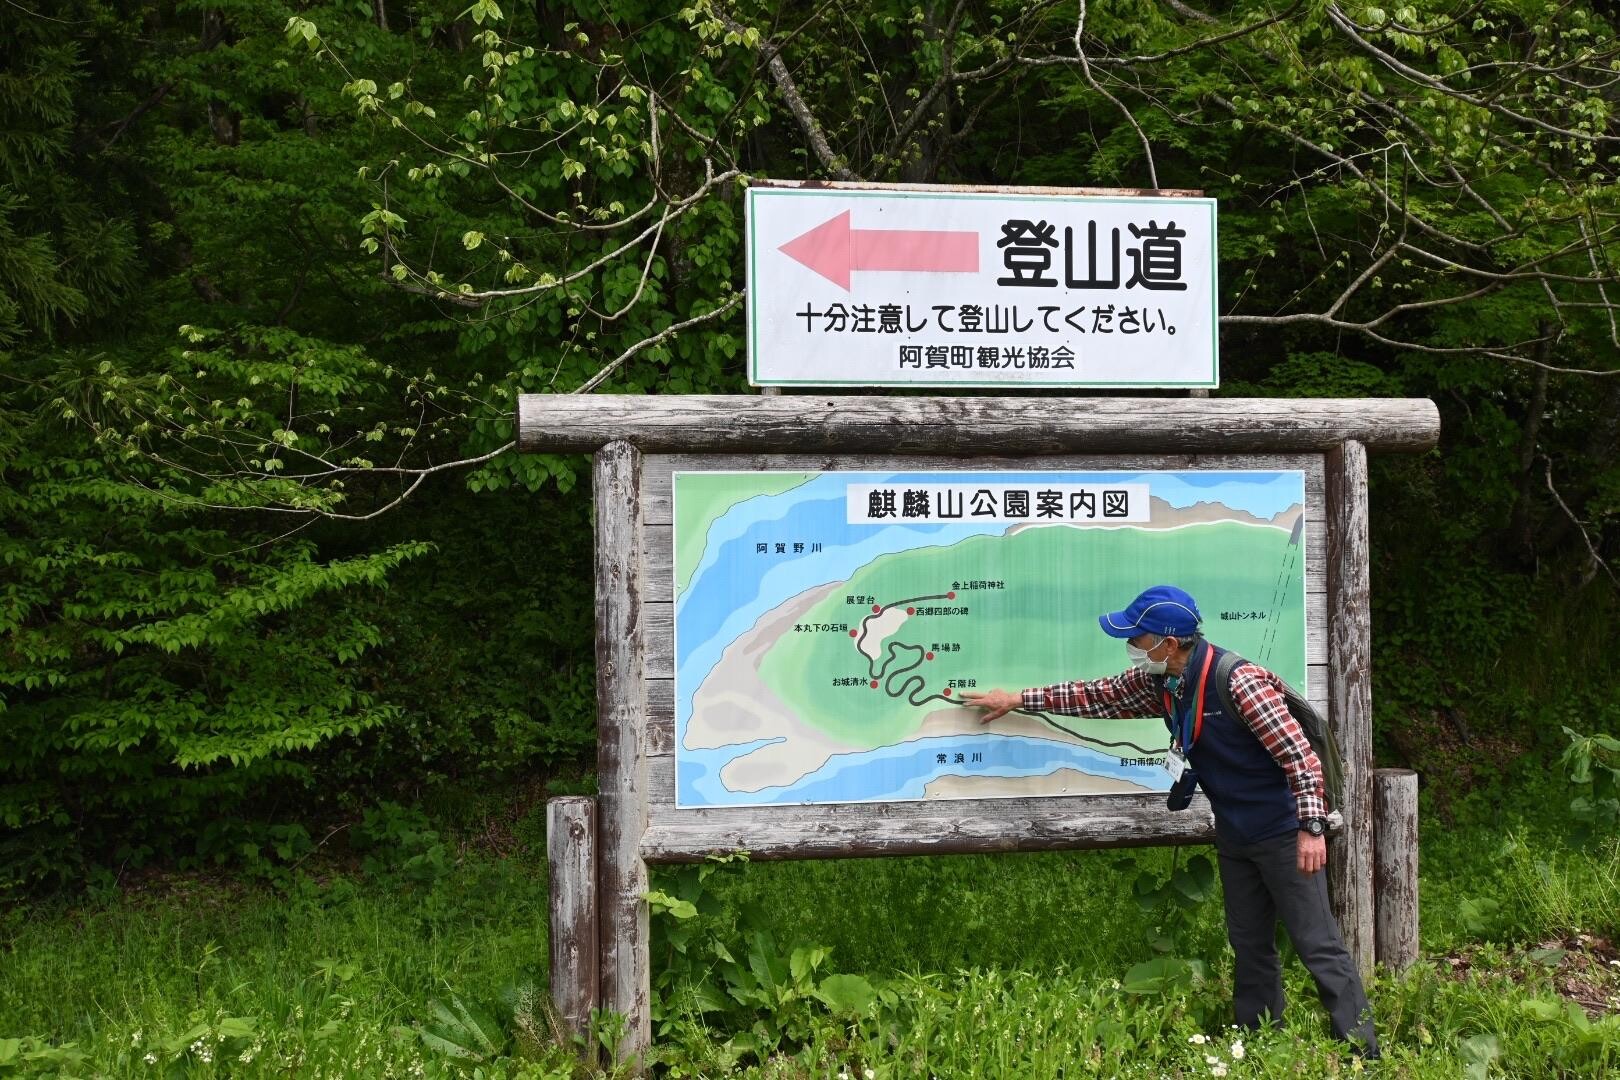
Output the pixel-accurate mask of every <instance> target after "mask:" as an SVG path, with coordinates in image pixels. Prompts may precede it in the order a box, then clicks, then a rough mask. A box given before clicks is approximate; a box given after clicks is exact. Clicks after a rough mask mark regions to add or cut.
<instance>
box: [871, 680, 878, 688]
mask: <svg viewBox="0 0 1620 1080" xmlns="http://www.w3.org/2000/svg"><path fill="white" fill-rule="evenodd" d="M872 689H874V690H876V689H877V680H876V679H873V680H872Z"/></svg>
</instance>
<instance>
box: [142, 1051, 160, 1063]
mask: <svg viewBox="0 0 1620 1080" xmlns="http://www.w3.org/2000/svg"><path fill="white" fill-rule="evenodd" d="M141 1060H142V1061H144V1062H146V1063H147V1064H148V1065H156V1064H157V1055H156V1054H152V1053H148V1054H147V1055H146V1056H145V1057H144V1058H142V1059H141Z"/></svg>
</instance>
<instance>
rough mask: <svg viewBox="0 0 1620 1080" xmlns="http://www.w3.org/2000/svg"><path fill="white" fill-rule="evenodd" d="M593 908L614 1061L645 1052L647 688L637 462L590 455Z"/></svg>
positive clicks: (622, 448)
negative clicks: (618, 1034)
mask: <svg viewBox="0 0 1620 1080" xmlns="http://www.w3.org/2000/svg"><path fill="white" fill-rule="evenodd" d="M593 475H594V481H595V494H596V702H597V730H596V740H597V741H596V772H597V786H598V791H599V795H598V796H597V802H596V811H597V827H598V831H599V833H600V836H601V848H600V851H599V853H598V856H597V905H598V910H599V912H600V929H601V937H600V943H601V963H602V1005H603V1006H604V1007H605V1008H608V1009H612V1010H613V1011H614V1012H617V1013H620V1014H621V1015H623V1016H624V1018H625V1021H626V1023H625V1032H624V1038H623V1040H622V1041H621V1042H620V1044H619V1046H618V1058H619V1060H620V1061H633V1060H637V1059H639V1058H641V1056H642V1055H643V1054H644V1052H645V1051H646V1050H647V1048H648V1047H649V1046H651V1045H652V1004H651V985H650V981H649V974H648V963H649V950H650V940H649V933H648V924H647V902H646V901H645V900H643V899H642V897H643V896H644V895H645V894H646V892H647V864H646V863H644V862H643V861H642V859H641V838H642V836H643V834H645V833H646V831H647V682H646V649H645V645H644V642H643V639H642V629H641V609H642V597H643V594H644V591H645V574H644V572H643V567H642V559H641V551H642V511H641V453H640V451H638V450H637V449H636V448H635V447H633V446H631V445H629V444H628V443H623V442H614V443H609V444H608V445H606V446H604V447H603V448H602V449H601V450H599V451H597V453H596V464H595V468H594V474H593Z"/></svg>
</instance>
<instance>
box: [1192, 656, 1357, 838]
mask: <svg viewBox="0 0 1620 1080" xmlns="http://www.w3.org/2000/svg"><path fill="white" fill-rule="evenodd" d="M1247 663H1250V661H1248V660H1245V659H1244V658H1243V657H1241V656H1239V655H1238V654H1237V653H1235V652H1224V653H1222V654H1221V658H1220V660H1219V661H1217V662H1216V664H1215V670H1214V672H1213V677H1214V679H1215V691H1216V693H1218V694H1220V695H1221V706H1222V707H1223V708H1224V709H1225V710H1226V714H1227V715H1228V716H1231V717H1234V718H1236V717H1237V716H1238V710H1237V705H1236V703H1234V702H1233V701H1232V672H1233V670H1234V669H1235V668H1237V666H1238V665H1239V664H1247ZM1277 681H1278V682H1281V683H1282V684H1283V700H1284V701H1285V702H1287V704H1288V711H1289V713H1291V714H1292V715H1293V717H1294V720H1295V721H1296V722H1298V724H1299V726H1300V728H1301V729H1302V730H1303V731H1304V732H1305V738H1307V739H1308V740H1310V744H1311V749H1312V750H1314V751H1316V756H1317V758H1318V759H1319V760H1320V761H1321V762H1322V784H1323V786H1324V787H1325V788H1326V789H1327V792H1326V794H1327V803H1328V809H1330V810H1337V809H1340V808H1341V807H1343V806H1344V755H1343V754H1341V753H1340V752H1339V742H1338V740H1337V739H1335V738H1334V737H1333V729H1332V728H1330V727H1328V722H1327V718H1326V717H1325V716H1323V715H1322V714H1321V713H1320V712H1318V711H1317V709H1316V706H1315V705H1312V704H1311V703H1310V702H1309V701H1307V700H1306V698H1305V695H1304V694H1302V693H1300V692H1299V691H1298V690H1295V689H1294V688H1293V687H1292V686H1290V685H1289V684H1288V683H1287V682H1286V681H1284V680H1283V679H1281V678H1278V680H1277Z"/></svg>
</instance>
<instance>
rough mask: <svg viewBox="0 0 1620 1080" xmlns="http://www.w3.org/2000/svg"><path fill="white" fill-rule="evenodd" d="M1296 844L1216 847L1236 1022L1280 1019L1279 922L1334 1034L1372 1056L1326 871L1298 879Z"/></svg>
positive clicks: (1292, 837) (1286, 838)
mask: <svg viewBox="0 0 1620 1080" xmlns="http://www.w3.org/2000/svg"><path fill="white" fill-rule="evenodd" d="M1297 844H1298V838H1297V836H1296V834H1294V833H1287V834H1286V835H1283V836H1279V837H1276V838H1274V839H1271V840H1262V841H1260V842H1259V843H1258V844H1232V843H1228V842H1227V841H1225V840H1218V841H1217V842H1216V850H1217V852H1218V853H1219V856H1220V866H1221V887H1222V889H1224V890H1225V892H1226V936H1227V938H1228V940H1230V941H1231V942H1232V952H1233V953H1234V954H1236V956H1237V965H1236V967H1235V968H1234V970H1233V984H1234V986H1233V994H1232V1005H1233V1011H1234V1012H1235V1013H1236V1014H1237V1022H1238V1024H1239V1025H1240V1026H1242V1027H1247V1028H1257V1027H1259V1026H1260V1024H1261V1023H1262V1022H1264V1020H1265V1018H1266V1017H1268V1016H1269V1018H1270V1020H1271V1021H1272V1022H1281V1020H1282V1015H1283V984H1282V962H1281V960H1280V959H1279V957H1278V955H1277V919H1278V917H1279V916H1280V917H1281V918H1282V923H1283V926H1284V927H1285V928H1287V930H1288V938H1289V940H1290V941H1292V942H1293V943H1294V951H1295V952H1297V953H1299V958H1300V959H1301V960H1303V961H1304V962H1305V968H1306V970H1307V971H1309V972H1310V973H1311V977H1312V978H1314V979H1315V980H1316V989H1317V992H1318V993H1319V994H1320V995H1321V997H1322V1004H1323V1006H1324V1007H1325V1008H1326V1009H1327V1011H1328V1016H1329V1017H1330V1018H1331V1019H1332V1022H1333V1033H1334V1034H1335V1035H1337V1036H1338V1037H1339V1038H1341V1039H1346V1040H1349V1041H1351V1042H1352V1043H1355V1044H1358V1047H1359V1049H1361V1050H1362V1051H1363V1052H1365V1053H1368V1054H1377V1053H1378V1036H1377V1035H1376V1034H1375V1033H1374V1031H1373V1023H1372V1010H1371V1008H1370V1007H1369V1006H1368V1004H1367V993H1366V991H1365V990H1363V989H1362V986H1361V976H1360V974H1359V973H1358V972H1357V971H1356V965H1355V962H1354V961H1353V960H1351V959H1350V953H1349V950H1347V949H1346V948H1345V947H1344V939H1343V938H1341V937H1340V936H1339V924H1338V923H1337V922H1335V921H1334V919H1333V911H1332V908H1331V907H1330V906H1329V904H1328V889H1327V872H1326V871H1322V870H1318V871H1317V872H1316V873H1314V874H1312V875H1310V876H1309V877H1306V876H1305V875H1303V874H1301V873H1300V872H1299V863H1298V854H1297Z"/></svg>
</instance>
